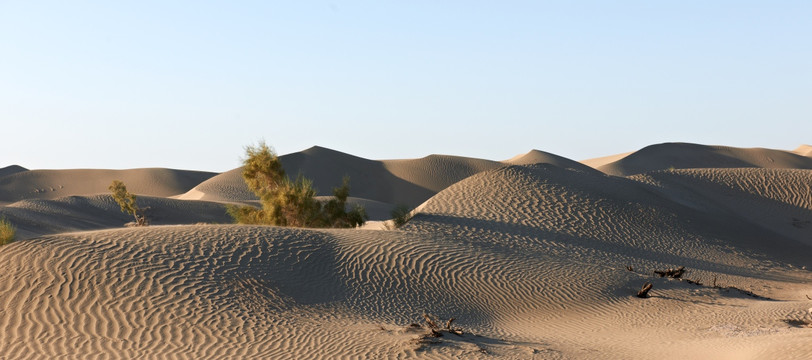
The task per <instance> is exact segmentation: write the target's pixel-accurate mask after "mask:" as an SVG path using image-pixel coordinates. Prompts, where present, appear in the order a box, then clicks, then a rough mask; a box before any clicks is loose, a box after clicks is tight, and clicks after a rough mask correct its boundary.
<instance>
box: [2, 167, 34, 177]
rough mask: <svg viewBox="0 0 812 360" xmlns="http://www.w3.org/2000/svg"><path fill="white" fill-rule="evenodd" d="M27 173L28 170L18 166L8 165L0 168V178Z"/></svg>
mask: <svg viewBox="0 0 812 360" xmlns="http://www.w3.org/2000/svg"><path fill="white" fill-rule="evenodd" d="M23 171H28V169H26V168H24V167H22V166H20V165H10V166H6V167H4V168H0V178H1V177H3V176H6V175H11V174H16V173H18V172H23Z"/></svg>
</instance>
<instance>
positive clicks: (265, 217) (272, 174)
mask: <svg viewBox="0 0 812 360" xmlns="http://www.w3.org/2000/svg"><path fill="white" fill-rule="evenodd" d="M245 152H246V157H245V159H243V171H242V177H243V179H244V180H245V183H246V185H248V188H249V189H251V191H253V192H254V194H256V195H257V197H259V199H260V203H261V204H262V208H261V209H260V208H255V207H252V206H229V207H228V213H229V215H231V217H232V218H234V220H235V221H236V222H237V223H240V224H263V225H277V226H292V227H321V228H325V227H333V228H352V227H356V226H360V225H363V224H364V222H366V219H367V214H366V211H365V210H364V208H363V207H362V206H355V207H354V208H353V209H352V210H350V211H346V205H347V197H348V196H349V194H350V182H349V178H348V177H344V182H343V184H342V185H341V186H340V187H337V188H334V189H333V198H332V199H330V200H328V201H326V202H322V201H319V200H317V199H316V190H315V189H314V188H313V182H312V181H311V180H310V179H307V178H305V177H304V176H302V175H299V176H298V177H297V178H296V180H290V178H288V176H287V175H286V174H285V170H284V169H283V168H282V162H281V161H280V160H279V157H278V156H277V155H276V153H275V152H274V151H273V149H271V148H270V147H269V146H268V145H266V144H265V143H264V142H260V143H259V145H258V146H248V147H246V149H245Z"/></svg>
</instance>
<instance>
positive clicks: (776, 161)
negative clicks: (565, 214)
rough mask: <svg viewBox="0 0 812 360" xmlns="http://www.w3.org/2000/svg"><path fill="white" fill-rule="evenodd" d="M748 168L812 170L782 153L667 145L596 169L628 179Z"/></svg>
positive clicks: (804, 160) (810, 163)
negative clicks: (662, 173) (665, 172)
mask: <svg viewBox="0 0 812 360" xmlns="http://www.w3.org/2000/svg"><path fill="white" fill-rule="evenodd" d="M749 167H758V168H770V169H812V159H811V158H809V157H805V156H801V155H798V154H796V153H793V152H790V151H782V150H772V149H763V148H753V149H745V148H735V147H727V146H708V145H698V144H688V143H665V144H658V145H651V146H648V147H645V148H643V149H640V150H638V151H636V152H634V153H632V154H630V155H628V156H625V157H623V158H621V159H619V160H617V161H614V162H610V163H608V164H605V165H602V166H598V167H597V169H598V170H601V171H603V172H605V173H607V174H610V175H620V176H628V175H634V174H641V173H645V172H649V171H655V170H665V169H671V168H673V169H693V168H749Z"/></svg>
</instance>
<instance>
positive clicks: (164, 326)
mask: <svg viewBox="0 0 812 360" xmlns="http://www.w3.org/2000/svg"><path fill="white" fill-rule="evenodd" d="M650 148H654V150H656V151H650V150H651V149H650ZM647 149H648V150H647ZM669 149H670V150H669ZM686 149H687V150H686ZM644 150H645V151H644ZM669 151H671V153H669ZM703 152H706V153H707V154H705V155H701V154H699V153H703ZM652 154H653V155H652ZM720 154H722V155H726V156H725V157H724V158H722V157H717V155H719V156H721V155H720ZM643 155H645V156H643ZM798 157H804V155H799V154H797V151H796V152H792V151H781V150H771V149H736V148H725V147H710V146H702V145H693V144H676V145H674V144H661V145H653V146H652V147H649V148H646V149H643V150H641V151H639V152H636V153H633V154H630V155H628V156H626V157H623V158H621V159H615V160H612V161H609V162H606V163H604V164H602V165H599V166H596V167H597V169H598V170H601V171H597V170H595V169H593V168H591V167H587V166H585V165H583V164H582V163H578V162H575V161H572V160H569V159H566V158H563V157H560V156H556V155H553V154H548V153H544V152H542V151H538V150H533V151H531V152H529V153H527V154H522V155H519V156H517V157H515V158H513V159H510V160H505V161H490V160H482V159H472V158H465V157H459V156H446V155H432V156H429V157H426V158H422V159H411V160H381V161H378V160H367V159H362V158H358V157H354V156H352V155H349V154H344V153H340V152H337V151H333V150H329V149H324V148H318V147H316V148H311V149H308V150H305V151H303V152H301V153H294V154H289V155H285V156H283V159H282V160H283V164H284V166H285V168H286V170H288V172H289V173H290V172H294V173H295V172H299V171H301V172H302V173H304V174H305V175H308V176H312V177H314V179H315V181H316V182H317V184H321V185H322V186H325V185H326V186H327V187H328V188H329V187H330V186H331V185H332V184H333V182H336V181H340V178H341V176H343V175H344V174H349V175H350V176H351V177H353V179H358V183H357V184H358V185H355V186H353V190H354V191H353V192H351V194H352V195H353V196H355V199H354V201H357V202H362V203H364V204H367V205H370V207H371V208H373V209H374V211H375V212H376V217H377V218H385V216H386V215H385V213H386V208H387V207H388V206H391V205H392V204H395V203H397V202H399V201H401V200H411V201H412V202H411V203H410V205H412V206H416V207H417V210H416V214H415V216H414V218H413V219H411V220H410V221H409V222H408V223H407V224H406V225H405V226H403V227H402V228H400V229H396V230H359V229H290V228H279V227H271V226H242V225H229V224H224V223H225V222H227V221H228V219H227V218H225V217H224V213H223V209H224V206H225V204H227V203H234V202H238V203H239V202H250V201H252V200H253V197H252V196H251V194H250V193H248V194H246V190H247V189H245V188H244V185H241V184H240V183H239V182H238V181H234V178H235V176H234V175H236V179H237V180H239V171H238V170H239V169H235V170H232V171H229V172H225V173H223V174H219V175H215V176H211V177H207V178H206V179H202V180H200V182H199V183H198V184H197V185H191V186H188V187H187V188H185V189H183V188H184V187H177V186H176V185H155V186H156V189H153V190H148V189H147V190H145V192H150V191H152V194H155V193H157V192H163V193H165V194H166V195H161V196H158V195H149V196H144V197H143V198H142V199H143V200H144V204H148V206H150V208H151V210H152V211H154V214H155V216H156V218H157V220H156V221H154V222H153V224H154V225H152V226H149V227H143V228H123V227H122V224H123V223H124V222H126V221H129V220H128V219H127V216H126V215H125V214H121V213H119V212H117V209H116V208H115V203H113V202H112V199H111V198H110V197H109V195H106V194H104V193H103V192H100V193H95V194H88V193H82V194H68V195H66V196H61V197H56V198H40V197H37V196H39V195H38V194H39V193H31V192H22V193H18V192H14V191H11V190H9V189H8V188H5V187H4V186H5V184H7V182H6V178H7V177H10V176H11V177H15V176H20V175H21V174H24V173H25V172H27V171H25V170H23V171H22V172H17V173H15V174H10V175H6V176H0V190H1V191H6V192H5V194H11V196H18V197H24V198H25V197H27V198H25V199H22V200H19V201H16V202H13V203H10V204H7V205H5V206H3V207H0V216H6V217H8V218H10V219H11V220H12V221H13V222H19V223H20V224H22V225H19V226H20V228H21V229H22V230H24V231H22V233H23V236H21V237H22V238H23V239H22V240H19V241H17V242H14V243H12V244H9V245H5V246H2V247H0V272H2V273H3V274H5V275H4V279H3V280H2V281H0V326H2V334H3V335H4V336H3V340H2V341H0V354H2V355H0V356H5V357H8V358H15V359H17V358H218V359H220V358H233V359H243V358H258V359H268V358H273V359H280V358H281V359H285V358H289V359H302V358H325V359H332V358H341V359H344V358H346V359H350V358H413V357H419V358H436V359H457V358H497V359H531V358H538V359H595V358H601V359H630V358H658V359H686V358H695V359H806V358H809V356H810V354H812V328H810V327H808V326H807V324H809V323H812V314H811V313H810V311H809V309H810V308H812V300H810V299H809V298H808V297H807V296H810V297H812V272H810V271H809V270H807V269H810V268H812V257H810V256H809V254H812V192H810V184H812V170H809V169H808V168H805V167H804V166H805V163H804V162H802V161H801V160H798ZM766 158H769V159H772V160H773V161H769V160H763V159H766ZM624 159H628V160H629V161H626V162H622V161H623V160H624ZM662 159H668V160H669V161H666V162H669V163H672V162H673V163H675V164H676V165H678V166H674V164H658V163H657V162H658V161H665V160H662ZM760 159H761V160H760ZM631 160H634V161H631ZM643 160H645V161H643ZM619 161H621V162H620V163H618V162H619ZM714 161H719V163H718V164H716V165H714ZM740 162H745V163H746V164H747V166H730V165H736V164H740ZM641 164H642V165H641ZM643 165H645V166H643ZM682 165H684V166H682ZM688 165H691V166H695V167H693V168H688V167H686V166H688ZM593 166H595V165H593ZM793 166H797V167H793ZM644 167H648V168H650V169H649V170H645V169H643V168H644ZM641 169H643V170H642V171H640V170H641ZM33 171H36V170H33ZM618 172H624V173H626V172H628V174H623V175H617V174H612V173H618ZM376 177H378V180H380V181H375V180H376ZM132 180H133V182H134V183H135V182H139V181H138V180H139V179H132ZM142 183H148V181H146V180H144V181H143V182H142ZM8 184H15V182H8ZM187 185H188V184H187ZM15 186H17V185H15ZM162 186H163V187H162ZM363 186H367V187H368V188H364V187H363ZM167 188H173V189H172V191H168V190H165V189H167ZM13 189H17V188H12V190H13ZM178 190H180V191H178ZM400 191H403V193H401V192H400ZM170 193H171V194H170ZM200 223H206V224H200ZM677 266H685V267H686V269H687V272H686V274H685V275H684V276H683V279H670V278H660V277H657V276H655V275H654V274H653V271H654V270H657V269H660V270H664V269H667V268H675V267H677ZM629 268H630V269H631V270H629ZM686 280H692V281H691V282H688V281H686ZM645 282H651V283H653V285H654V287H653V289H652V291H651V293H650V295H651V297H649V298H645V299H641V298H637V297H635V296H634V294H636V292H637V290H639V289H640V287H641V286H642V285H643V283H645ZM697 283H701V284H702V285H700V284H697ZM714 285H715V286H714ZM424 313H428V314H432V315H434V316H436V317H437V318H440V319H448V318H450V317H454V318H456V320H455V322H454V324H456V326H458V327H460V328H461V329H462V330H463V331H464V333H463V335H462V336H457V335H454V334H450V333H445V335H444V336H443V337H440V338H423V337H422V335H423V334H424V333H425V332H426V330H425V329H415V328H411V327H410V326H409V325H410V324H412V323H419V324H422V323H423V314H424Z"/></svg>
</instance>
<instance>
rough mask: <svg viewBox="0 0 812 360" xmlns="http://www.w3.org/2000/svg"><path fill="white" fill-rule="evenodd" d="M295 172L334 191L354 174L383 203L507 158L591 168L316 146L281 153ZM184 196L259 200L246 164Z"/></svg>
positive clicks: (550, 159) (358, 186)
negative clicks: (383, 155)
mask: <svg viewBox="0 0 812 360" xmlns="http://www.w3.org/2000/svg"><path fill="white" fill-rule="evenodd" d="M279 158H280V160H281V161H282V165H283V167H284V168H285V172H286V173H287V174H288V176H290V177H292V178H293V177H296V176H297V175H298V174H302V175H304V176H306V177H307V178H309V179H311V180H313V185H314V187H316V189H318V194H319V195H321V196H329V195H332V189H333V188H334V187H336V186H339V185H341V181H342V179H343V177H344V176H349V177H350V185H351V191H350V194H352V195H353V196H354V197H356V198H359V199H366V200H370V201H374V202H377V203H382V204H390V206H391V207H394V206H395V205H397V204H405V205H408V206H410V207H416V206H418V205H420V204H421V203H423V202H424V201H426V200H428V199H429V198H430V197H432V196H434V194H436V193H437V192H439V191H440V190H443V189H445V188H446V187H448V186H450V185H451V184H454V183H456V182H457V181H460V180H462V179H464V178H466V177H468V176H471V175H473V174H476V173H479V172H482V171H485V170H491V169H496V168H499V167H502V166H504V165H506V164H536V163H549V164H554V165H557V166H562V167H568V168H576V169H581V170H584V171H590V170H591V169H589V168H588V167H586V166H583V165H581V164H579V163H577V162H575V161H572V160H569V159H566V158H563V157H560V156H557V155H553V154H550V153H545V152H542V151H539V150H533V151H531V152H529V153H527V154H522V155H519V156H517V157H515V158H513V159H510V160H506V161H504V162H498V161H491V160H483V159H475V158H467V157H461V156H449V155H429V156H426V157H423V158H420V159H405V160H368V159H364V158H360V157H357V156H353V155H349V154H346V153H342V152H339V151H335V150H331V149H327V148H323V147H319V146H314V147H312V148H309V149H307V150H304V151H301V152H296V153H292V154H287V155H282V156H280V157H279ZM178 198H179V199H189V200H211V201H224V202H246V201H252V200H256V197H255V196H254V194H253V193H252V192H251V191H250V190H248V188H247V187H246V186H245V183H244V181H243V179H242V176H241V168H236V169H233V170H229V171H227V172H224V173H222V174H219V175H217V176H214V177H212V178H211V179H208V180H206V181H204V182H202V183H201V184H199V185H198V186H195V187H194V188H193V189H191V190H190V191H188V192H187V193H185V194H183V195H180V196H178Z"/></svg>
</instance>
